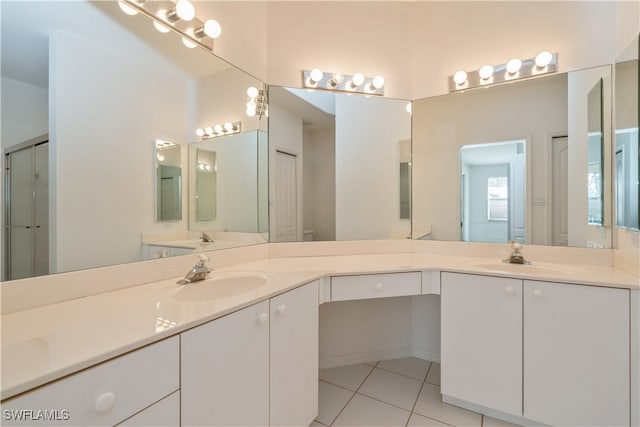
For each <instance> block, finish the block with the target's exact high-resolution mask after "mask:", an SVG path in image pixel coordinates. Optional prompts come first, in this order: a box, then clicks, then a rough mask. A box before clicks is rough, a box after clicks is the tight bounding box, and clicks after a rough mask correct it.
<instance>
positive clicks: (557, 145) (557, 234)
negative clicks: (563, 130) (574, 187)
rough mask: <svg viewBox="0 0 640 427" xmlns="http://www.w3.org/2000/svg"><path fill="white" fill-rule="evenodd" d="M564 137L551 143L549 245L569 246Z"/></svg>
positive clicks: (565, 142) (567, 162) (567, 174)
mask: <svg viewBox="0 0 640 427" xmlns="http://www.w3.org/2000/svg"><path fill="white" fill-rule="evenodd" d="M567 140H568V138H567V137H566V136H562V137H556V138H553V139H552V141H551V150H552V157H551V167H552V172H551V233H552V234H551V243H552V244H553V246H567V245H568V244H569V214H568V200H569V146H568V143H567Z"/></svg>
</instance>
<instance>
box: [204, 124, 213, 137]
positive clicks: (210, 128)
mask: <svg viewBox="0 0 640 427" xmlns="http://www.w3.org/2000/svg"><path fill="white" fill-rule="evenodd" d="M204 132H205V133H206V134H207V135H213V128H212V127H211V126H208V127H207V128H205V130H204Z"/></svg>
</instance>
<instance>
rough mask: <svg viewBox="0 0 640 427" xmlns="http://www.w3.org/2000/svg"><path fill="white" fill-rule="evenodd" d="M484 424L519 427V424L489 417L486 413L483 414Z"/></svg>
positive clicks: (494, 426)
mask: <svg viewBox="0 0 640 427" xmlns="http://www.w3.org/2000/svg"><path fill="white" fill-rule="evenodd" d="M482 426H483V427H518V425H517V424H511V423H508V422H506V421H502V420H497V419H495V418H491V417H487V416H486V415H485V416H483V419H482Z"/></svg>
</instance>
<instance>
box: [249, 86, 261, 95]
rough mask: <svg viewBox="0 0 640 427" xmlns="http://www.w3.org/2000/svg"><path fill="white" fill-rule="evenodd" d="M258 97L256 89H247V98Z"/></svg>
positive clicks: (258, 93)
mask: <svg viewBox="0 0 640 427" xmlns="http://www.w3.org/2000/svg"><path fill="white" fill-rule="evenodd" d="M258 95H260V91H259V90H258V88H257V87H254V86H251V87H250V88H249V89H247V96H248V97H249V98H257V97H258Z"/></svg>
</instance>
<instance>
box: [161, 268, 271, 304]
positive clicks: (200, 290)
mask: <svg viewBox="0 0 640 427" xmlns="http://www.w3.org/2000/svg"><path fill="white" fill-rule="evenodd" d="M268 283H269V277H268V276H267V275H266V274H264V273H253V272H237V273H221V274H216V273H215V272H214V273H213V275H212V277H211V278H209V279H207V280H202V281H199V282H193V283H189V284H186V285H181V287H180V289H178V290H177V291H176V292H175V293H174V294H173V296H172V297H173V298H174V299H176V300H178V301H186V302H193V301H206V300H211V299H217V298H230V297H235V296H239V295H244V294H248V293H250V292H253V291H256V290H258V289H260V288H262V287H264V286H267V284H268Z"/></svg>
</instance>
